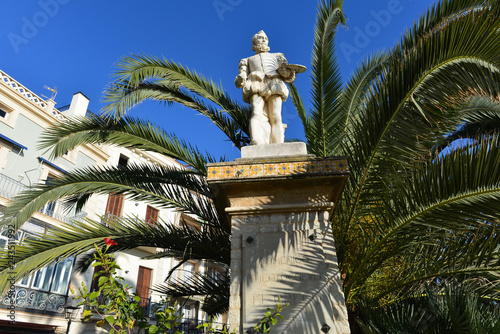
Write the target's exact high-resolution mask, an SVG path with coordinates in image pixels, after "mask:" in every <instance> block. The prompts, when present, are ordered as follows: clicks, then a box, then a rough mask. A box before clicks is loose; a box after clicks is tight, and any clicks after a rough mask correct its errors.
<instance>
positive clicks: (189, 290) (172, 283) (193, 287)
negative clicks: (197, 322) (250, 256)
mask: <svg viewBox="0 0 500 334" xmlns="http://www.w3.org/2000/svg"><path fill="white" fill-rule="evenodd" d="M153 290H154V291H156V292H158V293H160V294H165V295H168V296H171V297H173V298H174V299H177V298H185V297H191V296H204V297H205V298H204V301H203V305H202V309H203V310H204V311H205V312H207V313H208V314H209V315H210V316H214V315H218V314H223V313H225V312H227V311H228V309H229V277H228V276H226V275H221V276H220V277H217V278H213V277H207V276H205V275H202V274H200V273H194V274H193V275H191V276H188V277H186V278H185V279H177V280H173V279H171V280H169V281H167V282H166V283H164V284H158V285H156V286H155V287H153Z"/></svg>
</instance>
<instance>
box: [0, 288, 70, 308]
mask: <svg viewBox="0 0 500 334" xmlns="http://www.w3.org/2000/svg"><path fill="white" fill-rule="evenodd" d="M67 298H68V296H67V295H60V294H56V293H49V292H44V291H39V290H35V289H30V288H24V287H17V286H16V288H15V292H14V293H11V294H10V295H9V294H7V295H5V296H3V297H2V301H1V303H0V307H2V308H9V307H10V306H11V305H14V306H15V307H16V309H26V310H27V311H28V312H29V311H35V312H36V313H44V314H45V313H47V314H64V305H65V304H66V299H67Z"/></svg>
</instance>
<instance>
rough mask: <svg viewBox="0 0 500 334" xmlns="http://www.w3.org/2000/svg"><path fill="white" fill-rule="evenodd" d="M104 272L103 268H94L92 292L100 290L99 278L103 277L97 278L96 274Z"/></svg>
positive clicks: (98, 276)
mask: <svg viewBox="0 0 500 334" xmlns="http://www.w3.org/2000/svg"><path fill="white" fill-rule="evenodd" d="M103 270H104V267H103V266H96V267H94V272H93V273H92V283H91V284H90V291H91V292H94V291H97V290H99V278H101V276H102V275H97V276H96V274H97V273H98V272H100V271H103Z"/></svg>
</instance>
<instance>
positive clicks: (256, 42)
mask: <svg viewBox="0 0 500 334" xmlns="http://www.w3.org/2000/svg"><path fill="white" fill-rule="evenodd" d="M268 43H269V39H268V38H267V35H266V33H265V32H264V31H263V30H261V31H259V32H258V33H256V34H255V35H253V37H252V50H254V51H255V52H256V53H261V52H267V51H269V50H270V48H269V46H268Z"/></svg>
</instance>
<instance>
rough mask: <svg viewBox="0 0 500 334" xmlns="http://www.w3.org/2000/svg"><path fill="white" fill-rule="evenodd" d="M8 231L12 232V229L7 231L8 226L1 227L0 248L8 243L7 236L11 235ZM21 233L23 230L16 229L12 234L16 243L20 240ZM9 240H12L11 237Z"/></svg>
mask: <svg viewBox="0 0 500 334" xmlns="http://www.w3.org/2000/svg"><path fill="white" fill-rule="evenodd" d="M10 233H12V230H10V231H9V228H8V227H7V226H6V227H4V228H3V231H2V232H1V233H0V249H4V248H5V246H6V245H7V244H8V243H9V236H11V235H9V234H10ZM22 233H23V232H21V231H17V232H16V234H15V235H14V239H15V242H16V243H17V242H19V241H20V240H21V237H22ZM10 242H13V240H12V239H11V241H10Z"/></svg>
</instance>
